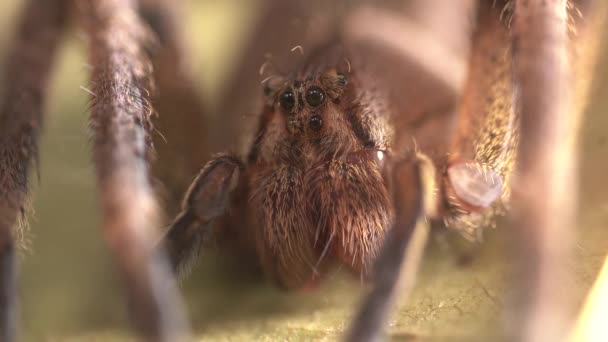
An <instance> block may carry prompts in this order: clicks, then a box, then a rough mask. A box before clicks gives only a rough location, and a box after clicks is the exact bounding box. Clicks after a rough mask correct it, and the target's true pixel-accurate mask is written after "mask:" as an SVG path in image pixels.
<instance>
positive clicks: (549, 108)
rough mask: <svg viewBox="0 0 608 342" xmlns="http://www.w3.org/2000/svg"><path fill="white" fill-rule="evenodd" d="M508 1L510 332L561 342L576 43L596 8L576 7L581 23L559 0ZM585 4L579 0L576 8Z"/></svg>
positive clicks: (566, 302)
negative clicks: (512, 115) (515, 282)
mask: <svg viewBox="0 0 608 342" xmlns="http://www.w3.org/2000/svg"><path fill="white" fill-rule="evenodd" d="M514 3H515V8H514V11H515V12H514V21H513V28H512V30H513V41H514V48H513V59H514V79H515V80H514V81H515V83H516V84H517V86H518V88H519V92H518V94H517V95H518V96H517V104H518V109H519V110H520V111H521V140H520V146H519V152H518V165H517V173H516V176H515V178H514V180H513V186H512V191H513V203H514V208H513V223H514V229H515V233H516V240H515V241H516V246H517V248H519V249H520V250H519V251H518V252H517V253H518V256H519V258H518V260H519V263H518V265H519V268H520V270H521V272H522V273H523V274H522V276H521V277H518V279H521V283H520V284H519V292H518V297H516V299H517V307H516V309H517V313H518V314H517V315H516V317H515V323H516V324H515V327H517V329H516V330H514V331H512V332H511V333H512V334H513V335H514V337H515V338H517V339H518V340H523V341H560V340H564V339H565V338H566V337H567V334H568V332H569V328H570V327H571V324H572V322H571V320H572V317H573V312H574V311H573V301H572V297H571V295H570V294H569V291H570V287H571V286H572V285H573V281H572V278H571V276H570V274H569V270H568V268H567V267H564V265H565V264H567V263H568V260H569V256H570V253H571V248H572V246H573V244H574V240H573V239H574V237H575V235H574V227H575V222H574V220H575V215H576V214H575V213H576V206H577V191H578V190H577V186H576V183H577V182H576V176H577V162H578V160H577V156H576V143H577V134H578V127H579V122H580V117H581V112H582V109H584V104H583V102H585V100H584V99H585V98H586V95H587V94H586V91H587V89H588V85H585V83H589V79H590V76H591V75H590V74H589V73H590V71H591V69H590V65H589V63H591V64H592V60H593V57H590V56H591V55H593V54H594V52H593V51H589V50H588V51H587V52H585V51H582V50H586V48H582V46H581V45H580V44H581V43H585V44H590V43H591V41H592V40H593V39H592V36H593V35H594V33H596V32H592V30H591V29H592V27H590V26H592V25H591V24H593V20H594V19H597V17H594V15H598V14H600V13H598V12H593V11H583V18H582V21H580V20H581V19H580V18H577V15H576V13H577V12H576V11H572V9H571V8H570V12H569V7H568V5H569V4H568V2H567V1H565V0H559V1H558V0H555V1H539V0H516V1H515V2H514ZM592 3H593V2H591V1H583V2H581V5H583V6H581V9H583V10H584V9H585V8H590V7H592ZM599 3H600V1H598V2H597V4H598V5H599ZM571 4H572V3H571ZM573 4H577V2H573ZM587 6H590V7H587ZM604 9H605V8H604ZM572 15H575V17H572ZM573 18H576V20H579V21H578V24H577V22H576V21H575V22H572V21H571V20H572V19H573ZM573 27H575V28H576V31H577V32H572V31H571V29H572V28H573ZM572 38H574V39H572ZM595 38H597V37H595ZM581 48H582V49H581ZM589 48H591V49H595V48H597V46H596V44H593V45H590V46H589ZM587 53H590V54H591V55H586V54H587ZM521 312H524V313H525V315H522V314H520V313H521Z"/></svg>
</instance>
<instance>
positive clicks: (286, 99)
mask: <svg viewBox="0 0 608 342" xmlns="http://www.w3.org/2000/svg"><path fill="white" fill-rule="evenodd" d="M279 105H280V106H281V108H283V110H284V111H286V112H291V111H292V110H293V107H295V105H296V97H295V96H294V95H293V91H291V90H286V91H285V92H284V93H283V94H281V97H280V98H279Z"/></svg>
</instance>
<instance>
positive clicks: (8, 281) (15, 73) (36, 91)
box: [0, 0, 66, 341]
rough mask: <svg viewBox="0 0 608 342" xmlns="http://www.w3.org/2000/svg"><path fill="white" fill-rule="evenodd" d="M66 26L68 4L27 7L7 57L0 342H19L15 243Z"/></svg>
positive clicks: (2, 106)
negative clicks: (57, 54)
mask: <svg viewBox="0 0 608 342" xmlns="http://www.w3.org/2000/svg"><path fill="white" fill-rule="evenodd" d="M65 24H66V6H65V1H62V0H57V1H43V2H39V1H27V2H26V3H25V7H24V10H23V13H22V16H21V19H20V22H19V26H18V28H17V32H16V36H15V37H14V38H13V42H12V47H11V48H10V50H9V51H8V55H7V57H8V59H7V65H6V66H5V68H4V72H3V74H4V77H5V79H4V80H3V86H2V90H3V94H2V97H1V98H0V340H2V341H12V340H14V338H15V330H14V329H15V319H16V317H15V315H16V313H15V306H16V301H17V300H16V295H17V293H16V286H17V284H16V283H17V280H16V277H17V275H16V263H17V260H16V255H15V253H16V248H17V246H16V243H15V239H16V238H18V236H19V234H20V233H22V232H20V231H18V230H19V227H18V225H19V221H20V220H22V219H24V217H23V216H24V214H25V211H26V208H25V207H26V197H27V176H28V172H29V169H30V164H31V162H32V161H36V160H37V158H38V135H39V131H40V129H41V127H42V121H43V117H42V112H43V107H44V104H45V103H44V102H45V99H46V90H47V86H48V81H49V76H50V71H51V69H52V65H53V61H54V57H55V55H56V51H57V47H58V45H59V43H60V40H61V36H62V32H63V29H64V28H65Z"/></svg>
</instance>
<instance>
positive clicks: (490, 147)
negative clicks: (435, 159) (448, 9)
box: [442, 1, 518, 240]
mask: <svg viewBox="0 0 608 342" xmlns="http://www.w3.org/2000/svg"><path fill="white" fill-rule="evenodd" d="M505 6H506V3H505V2H501V1H495V2H491V1H481V2H480V4H479V9H478V14H477V25H476V28H475V31H474V32H473V36H472V50H471V56H470V60H469V73H468V78H467V81H466V84H465V89H464V93H463V96H462V98H461V104H460V107H459V109H458V116H457V121H456V127H455V132H454V135H453V138H452V141H451V144H450V149H449V156H448V158H447V159H448V160H447V165H445V167H444V172H443V174H442V177H443V181H442V183H443V184H442V197H443V198H442V199H443V202H442V203H444V204H446V208H443V209H444V210H445V212H443V213H442V214H443V216H444V218H445V220H444V221H445V222H446V224H447V226H448V227H449V228H451V229H455V230H457V231H459V232H460V233H462V234H463V236H465V237H467V238H469V239H471V240H477V239H480V238H481V233H482V228H483V227H484V226H486V225H488V224H490V220H492V217H493V216H494V215H495V214H497V213H501V214H502V213H503V212H504V208H503V206H504V204H506V203H507V200H508V197H509V186H508V185H509V180H510V175H511V171H512V168H513V164H514V161H515V155H516V149H517V139H518V121H517V120H518V118H517V112H516V111H515V110H514V108H513V106H512V97H513V95H512V94H513V87H512V79H511V55H510V48H511V47H510V46H511V45H510V34H509V30H508V20H509V18H508V15H505V14H504V13H505V12H504V8H505ZM498 200H502V201H498ZM497 201H498V202H497ZM503 203H504V204H503Z"/></svg>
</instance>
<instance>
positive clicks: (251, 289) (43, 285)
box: [0, 0, 608, 341]
mask: <svg viewBox="0 0 608 342" xmlns="http://www.w3.org/2000/svg"><path fill="white" fill-rule="evenodd" d="M20 3H21V1H18V0H2V1H0V59H2V58H3V57H4V55H5V46H6V43H7V40H8V39H9V37H10V34H11V32H12V30H13V26H14V25H13V24H14V23H15V20H16V15H17V13H18V9H19V4H20ZM189 6H190V7H191V9H189V10H188V11H185V13H186V16H185V17H184V20H183V23H184V24H185V27H186V33H187V37H186V38H187V41H188V45H189V49H190V51H191V53H192V61H193V63H192V64H193V67H194V71H195V72H196V75H197V80H198V82H199V86H200V89H201V91H205V92H207V94H214V89H215V87H214V84H217V83H218V82H220V81H221V80H222V77H223V75H224V72H225V71H226V70H228V68H229V67H230V65H231V62H232V60H233V59H232V58H231V57H232V56H234V54H235V52H237V51H238V48H239V47H240V46H241V44H240V42H241V41H242V39H244V37H245V35H244V33H245V32H247V29H248V27H249V25H250V24H251V22H252V18H254V16H255V15H256V11H255V8H256V6H255V2H254V1H242V0H241V1H239V0H209V1H198V2H195V1H191V4H190V5H189ZM86 72H87V68H86V67H85V61H84V59H83V54H82V49H81V44H80V43H79V41H78V33H77V32H74V31H71V32H70V33H69V35H68V43H67V44H66V45H65V46H64V47H63V48H62V50H61V53H60V60H59V65H58V67H57V68H56V69H55V71H54V77H53V82H52V87H51V91H50V97H49V101H48V105H47V107H48V116H47V118H46V125H45V130H44V134H43V137H42V140H41V148H40V152H41V160H40V172H41V178H40V181H39V182H38V181H35V179H34V181H33V182H32V188H33V191H32V192H33V201H34V212H33V214H32V215H30V223H31V227H30V230H29V233H28V237H29V248H28V250H27V251H26V252H25V253H23V256H22V259H21V279H20V286H21V287H20V299H21V313H20V325H19V326H20V337H21V339H22V340H28V341H29V340H31V341H106V340H125V339H130V338H132V336H131V335H130V334H129V330H128V327H129V326H128V320H127V315H126V311H125V308H124V305H123V301H122V300H123V297H122V293H121V291H120V284H119V283H118V281H117V279H116V277H115V275H114V273H113V271H112V265H111V263H110V259H109V257H108V254H107V251H106V249H105V247H104V245H103V243H102V236H101V231H100V229H99V214H98V211H97V203H96V195H95V185H94V183H93V180H94V176H93V168H92V163H91V161H90V160H91V157H90V149H91V147H90V144H89V142H88V136H87V124H86V120H87V110H86V108H87V105H86V102H87V94H86V93H85V92H84V91H83V90H81V89H80V86H81V85H85V84H86V77H87V74H86ZM596 75H597V82H596V86H595V90H594V94H595V96H594V101H593V105H592V110H590V111H589V113H588V115H587V117H586V120H585V123H584V130H583V134H582V145H581V146H582V151H583V153H582V172H581V175H582V177H581V184H582V188H581V189H582V190H581V199H582V202H581V209H582V210H581V215H580V216H581V217H580V224H579V227H578V228H579V231H580V233H581V234H580V241H579V242H578V244H577V249H576V259H575V260H573V261H572V262H571V263H570V264H567V265H564V267H567V268H568V269H569V270H571V271H572V272H573V274H574V275H575V276H576V281H577V285H578V289H577V291H578V297H577V298H579V300H580V299H582V298H583V295H584V293H585V291H586V290H587V289H588V288H589V286H590V285H591V283H592V281H593V279H594V277H595V274H596V272H597V270H598V269H599V266H600V264H601V262H602V260H603V258H604V257H605V255H606V254H607V253H608V115H607V114H606V113H605V111H606V110H607V109H608V96H606V95H608V68H607V67H606V65H605V63H602V66H601V67H600V68H599V70H598V72H597V73H596ZM0 76H1V74H0ZM503 226H504V225H503ZM504 229H507V228H506V227H504ZM505 235H506V234H505V233H504V231H503V232H500V231H498V232H495V233H492V234H489V237H488V241H487V243H485V244H484V245H482V246H481V251H480V252H479V255H478V256H477V257H476V258H475V259H474V260H473V262H472V264H470V265H468V266H466V267H457V266H456V262H455V260H454V253H452V252H450V251H449V250H446V249H445V248H442V247H441V246H442V243H440V242H437V241H434V242H433V243H432V245H431V247H430V250H429V253H428V258H427V259H426V261H425V264H424V265H423V267H422V270H423V271H422V276H421V279H420V282H419V284H418V286H417V289H416V291H415V295H414V298H413V299H412V300H411V304H409V305H407V306H406V307H404V308H402V309H401V310H400V311H399V312H398V313H397V314H396V315H395V316H394V317H393V319H392V320H391V331H392V332H393V333H394V335H393V337H395V338H396V339H403V340H409V339H410V337H411V335H410V334H415V335H418V336H423V337H425V336H426V337H428V336H440V337H450V336H461V337H462V336H472V335H475V334H480V333H481V334H484V335H485V334H492V333H493V332H495V331H496V330H495V329H497V322H498V321H499V319H500V318H501V313H502V312H503V308H504V307H505V306H506V305H507V303H506V302H505V301H506V300H507V299H505V297H504V294H505V292H506V291H508V289H509V286H510V284H511V279H510V277H509V273H508V271H507V270H508V267H507V266H508V263H506V262H505V261H504V260H503V258H501V257H500V256H501V253H503V252H504V253H507V255H508V253H517V251H507V250H504V248H503V244H502V243H501V242H502V241H504V237H505ZM219 259H221V257H217V256H214V255H213V254H209V255H208V256H207V258H206V260H205V261H204V262H202V263H201V265H200V267H197V268H196V269H195V271H194V276H193V277H191V278H189V279H188V280H187V281H185V282H184V284H183V289H184V293H185V296H186V301H187V303H188V306H189V309H190V315H191V317H192V321H193V326H194V329H195V331H196V333H197V336H201V338H203V336H204V337H205V338H206V340H207V339H208V340H218V341H249V340H266V341H299V340H302V341H307V340H324V339H327V340H334V339H335V338H336V337H337V336H339V334H340V332H341V331H342V330H343V329H344V327H345V324H347V322H348V319H349V317H350V315H351V312H352V309H353V308H354V307H355V303H356V301H357V300H358V298H359V295H360V292H359V289H358V288H357V286H356V284H353V282H352V281H351V280H349V279H348V278H347V277H342V276H337V277H334V278H333V279H331V280H330V281H329V282H328V284H325V285H323V286H322V288H321V289H320V290H319V291H316V292H315V293H293V294H285V293H281V292H279V291H278V290H276V289H274V288H273V287H271V286H268V285H263V284H262V285H260V284H259V283H255V284H257V285H255V284H254V285H249V284H248V283H247V282H244V281H243V280H242V278H241V277H236V276H235V275H231V274H230V272H225V271H224V270H222V266H221V265H222V264H221V263H220V262H218V261H221V260H219Z"/></svg>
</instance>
